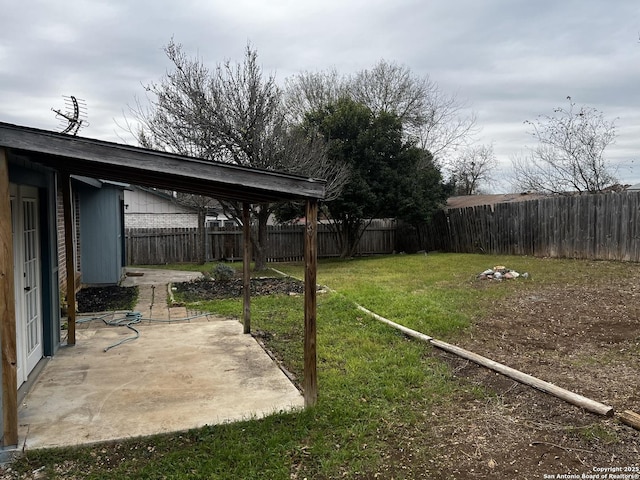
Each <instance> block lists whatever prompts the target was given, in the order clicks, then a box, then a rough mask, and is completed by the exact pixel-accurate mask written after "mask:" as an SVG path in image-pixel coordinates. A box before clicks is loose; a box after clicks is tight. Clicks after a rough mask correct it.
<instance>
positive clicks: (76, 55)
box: [0, 0, 640, 183]
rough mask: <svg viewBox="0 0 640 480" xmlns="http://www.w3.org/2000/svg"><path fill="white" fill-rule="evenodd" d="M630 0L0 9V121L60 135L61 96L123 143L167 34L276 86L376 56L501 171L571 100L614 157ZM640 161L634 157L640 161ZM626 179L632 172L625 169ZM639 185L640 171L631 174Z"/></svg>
mask: <svg viewBox="0 0 640 480" xmlns="http://www.w3.org/2000/svg"><path fill="white" fill-rule="evenodd" d="M638 31H640V4H639V3H638V2H637V0H617V1H616V2H603V1H601V0H566V1H563V2H558V1H556V0H539V1H536V2H531V1H530V0H526V1H525V0H484V1H482V2H478V1H477V0H448V1H446V2H424V1H423V0H397V1H395V2H389V1H388V0H369V1H366V0H325V1H323V2H319V1H309V0H273V1H269V2H264V1H262V0H236V1H233V2H228V1H222V0H185V1H183V2H168V1H158V0H156V1H153V2H152V1H150V0H141V1H136V2H131V1H125V0H110V1H99V0H72V1H70V2H68V3H67V4H65V5H64V8H62V7H61V6H60V4H56V3H51V2H49V1H45V0H29V1H27V2H9V3H7V4H6V5H3V29H2V30H1V31H0V105H2V107H1V108H0V121H5V122H12V123H18V124H23V125H29V126H35V127H41V128H48V129H56V128H57V121H56V119H55V117H54V115H53V113H52V112H51V108H52V107H56V106H59V105H60V104H61V103H62V95H71V94H73V95H76V96H77V97H79V98H83V99H85V100H86V102H87V106H88V111H89V121H90V123H91V126H90V127H88V128H86V129H85V130H84V131H83V134H84V135H86V136H92V137H99V138H103V139H107V140H115V141H118V135H119V134H121V133H122V132H121V131H120V129H119V128H118V127H117V126H116V124H115V119H119V120H121V119H122V116H123V114H122V112H123V110H126V108H127V104H131V103H133V101H134V98H135V96H142V95H144V91H143V88H142V85H143V84H146V83H149V82H151V81H154V80H158V79H160V78H161V77H162V75H163V74H164V73H165V72H166V69H167V68H169V63H168V60H167V59H166V57H165V55H164V53H163V51H162V47H163V45H166V44H167V42H168V41H169V40H170V39H171V38H172V37H173V38H174V39H175V41H176V42H178V43H182V44H183V45H184V47H185V50H186V51H187V52H188V53H189V54H191V55H197V56H198V57H200V58H201V59H202V60H203V62H205V63H206V64H208V65H211V66H213V65H215V64H216V63H218V62H221V61H223V60H225V59H231V60H232V61H241V60H242V55H243V52H244V47H245V45H246V43H247V42H248V41H250V42H251V43H252V45H253V46H254V47H255V48H256V49H257V50H258V54H259V61H260V62H261V64H262V66H263V68H264V70H265V71H267V72H275V73H276V75H277V79H278V80H279V81H280V82H281V83H282V82H284V79H285V78H286V77H288V76H291V75H294V74H296V73H298V72H300V71H303V70H307V71H319V70H327V69H330V68H333V67H335V68H336V69H337V70H338V71H340V72H341V73H345V74H348V73H352V72H355V71H358V70H361V69H363V68H369V67H371V66H373V65H374V64H375V63H376V62H377V61H378V60H380V59H382V58H384V59H386V60H388V61H394V62H398V63H400V64H404V65H406V66H408V67H409V68H411V70H412V71H413V72H414V73H415V74H416V75H429V76H430V78H431V79H433V80H434V81H436V82H437V83H438V84H439V85H440V87H441V89H442V90H444V91H445V92H449V93H455V94H456V95H458V96H459V97H460V98H461V99H466V100H468V101H469V103H470V105H471V108H473V110H475V111H476V112H477V113H478V123H479V125H480V126H481V127H482V132H481V133H480V135H479V136H478V139H477V141H478V142H482V143H493V144H494V150H495V152H496V154H497V155H498V156H499V158H500V160H501V162H502V165H503V168H504V169H508V159H507V157H508V156H509V155H510V154H511V152H517V151H519V150H520V149H522V148H523V147H524V146H525V145H526V143H527V142H529V141H530V138H529V137H528V136H527V135H526V128H525V126H524V125H523V123H522V122H523V121H524V120H527V119H533V118H535V117H536V116H537V115H540V114H547V113H551V111H552V109H553V108H554V107H555V106H558V105H561V104H563V102H564V101H565V98H566V96H567V95H571V96H572V98H573V99H574V100H575V101H576V102H577V103H578V104H587V105H589V106H593V107H595V108H598V109H599V110H601V111H603V112H604V113H605V115H607V117H611V118H616V117H617V118H618V139H617V142H616V144H615V146H613V147H612V148H611V152H610V153H611V157H612V159H613V160H614V161H615V162H617V164H619V165H625V166H626V165H635V159H637V158H638V150H639V149H640V124H639V123H638V122H639V121H640V118H639V117H638V114H637V113H636V112H639V111H640V92H639V90H638V84H640V43H638ZM639 161H640V160H639ZM625 168H627V167H625ZM624 174H625V176H626V177H628V179H629V180H630V181H629V182H627V183H632V182H633V183H635V182H638V181H640V171H633V170H629V169H628V168H627V170H625V171H624Z"/></svg>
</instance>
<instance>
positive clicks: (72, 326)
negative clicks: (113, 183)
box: [60, 173, 76, 345]
mask: <svg viewBox="0 0 640 480" xmlns="http://www.w3.org/2000/svg"><path fill="white" fill-rule="evenodd" d="M60 177H61V178H60V181H61V182H62V203H63V210H64V251H65V256H66V264H67V345H75V344H76V265H75V263H76V262H75V254H74V253H75V252H74V251H73V250H74V249H73V224H74V221H73V196H72V193H71V176H70V175H69V174H68V173H63V174H61V175H60Z"/></svg>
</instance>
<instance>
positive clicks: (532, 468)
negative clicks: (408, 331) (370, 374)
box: [434, 272, 640, 479]
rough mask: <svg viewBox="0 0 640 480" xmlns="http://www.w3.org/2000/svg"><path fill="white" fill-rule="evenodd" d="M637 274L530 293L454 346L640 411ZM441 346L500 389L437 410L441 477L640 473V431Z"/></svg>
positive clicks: (471, 380)
mask: <svg viewBox="0 0 640 480" xmlns="http://www.w3.org/2000/svg"><path fill="white" fill-rule="evenodd" d="M632 275H633V276H632V277H629V276H627V275H620V276H618V277H617V278H608V279H606V282H602V284H600V285H597V283H598V282H597V280H596V282H595V283H596V285H589V286H585V285H574V286H548V287H541V288H537V289H535V290H534V289H529V290H528V291H527V292H526V294H524V295H521V296H519V297H511V298H507V299H505V300H504V301H501V302H498V303H496V304H495V305H493V306H492V307H491V309H490V311H489V313H488V315H486V316H483V318H479V319H477V320H476V322H475V325H474V326H473V328H471V329H469V330H468V332H466V333H465V335H464V336H463V337H462V338H460V339H458V340H456V344H457V345H459V346H461V347H463V348H466V349H468V350H471V351H473V352H476V353H479V354H481V355H484V356H486V357H489V358H491V359H492V360H495V361H498V362H501V363H504V364H506V365H509V366H510V367H513V368H516V369H518V370H521V371H524V372H526V373H529V374H531V375H534V376H536V377H538V378H541V379H543V380H546V381H548V382H551V383H554V384H556V385H558V386H561V387H563V388H566V389H568V390H571V391H573V392H576V393H579V394H581V395H584V396H586V397H589V398H592V399H594V400H597V401H599V402H602V403H605V404H608V405H611V406H613V407H614V408H615V410H616V411H622V410H634V411H636V412H640V375H639V372H640V320H639V318H638V313H639V311H640V308H639V307H640V305H639V304H638V299H640V275H638V274H637V273H635V274H634V273H633V272H632ZM483 288H484V287H483ZM489 288H501V285H500V284H499V283H496V284H492V285H491V286H490V287H489ZM435 352H437V355H440V356H441V357H442V358H443V359H444V360H445V361H446V362H448V363H449V364H450V365H451V367H452V369H453V371H454V373H455V375H456V376H458V377H460V378H461V379H463V380H464V381H466V382H468V384H469V385H470V386H472V387H474V388H482V389H486V390H488V391H489V392H491V393H492V396H491V397H490V398H489V400H486V399H483V400H477V399H474V398H473V395H470V396H469V398H467V399H464V400H462V401H461V403H459V404H458V405H455V406H449V407H446V408H443V409H442V412H439V413H438V414H437V417H438V418H440V419H442V421H440V422H436V425H435V426H434V428H435V431H436V432H437V434H438V436H439V437H440V438H441V439H442V443H441V445H440V448H441V450H442V451H443V452H446V453H445V454H444V455H443V456H442V457H441V460H442V464H441V465H440V467H441V471H442V474H443V477H445V478H446V476H447V475H449V476H450V477H453V478H459V479H465V478H518V479H538V478H553V477H550V476H548V477H544V475H555V478H563V477H561V476H560V475H572V474H575V475H578V477H575V478H591V477H581V476H582V475H583V474H585V475H596V474H600V477H593V478H614V477H608V476H607V475H608V473H602V472H599V471H598V470H595V469H597V468H603V467H612V468H617V467H620V468H622V469H624V468H628V469H629V470H627V471H626V472H625V471H624V470H620V471H618V472H617V473H618V474H620V473H623V474H624V473H627V474H631V475H640V470H638V469H637V468H638V467H640V432H638V431H636V430H633V429H632V428H630V427H628V426H625V425H622V424H621V423H620V422H619V421H618V420H616V419H615V418H604V417H600V416H598V415H595V414H591V413H588V412H585V411H584V410H582V409H581V408H578V407H575V406H572V405H570V404H567V403H565V402H564V401H562V400H559V399H556V398H555V397H552V396H550V395H547V394H544V393H542V392H538V391H536V390H534V389H532V388H531V387H527V386H524V385H521V384H519V383H516V382H514V381H512V380H510V379H508V378H506V377H504V376H502V375H499V374H497V373H494V372H492V371H490V370H487V369H485V368H482V367H479V366H477V365H475V364H473V363H470V362H468V361H466V360H462V359H460V358H458V357H455V356H452V355H450V354H446V353H444V352H439V351H437V350H436V351H435ZM634 469H635V470H634ZM564 478H574V477H564ZM619 478H623V477H619ZM626 478H634V477H626ZM635 478H640V476H637V477H635Z"/></svg>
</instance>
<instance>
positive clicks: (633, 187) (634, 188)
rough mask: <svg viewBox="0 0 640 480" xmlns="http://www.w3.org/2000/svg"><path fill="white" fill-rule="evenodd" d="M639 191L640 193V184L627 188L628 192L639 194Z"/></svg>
mask: <svg viewBox="0 0 640 480" xmlns="http://www.w3.org/2000/svg"><path fill="white" fill-rule="evenodd" d="M638 191H640V183H636V184H634V185H631V186H629V187H627V192H638Z"/></svg>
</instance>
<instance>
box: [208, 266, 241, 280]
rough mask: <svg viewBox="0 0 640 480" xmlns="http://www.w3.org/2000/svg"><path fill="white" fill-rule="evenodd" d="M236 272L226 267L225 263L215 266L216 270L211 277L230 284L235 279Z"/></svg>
mask: <svg viewBox="0 0 640 480" xmlns="http://www.w3.org/2000/svg"><path fill="white" fill-rule="evenodd" d="M235 275H236V271H235V270H234V269H233V268H232V267H230V266H229V265H225V264H224V263H219V264H217V265H216V266H215V268H214V269H213V270H212V271H211V276H212V277H213V278H214V280H216V281H217V282H223V283H226V282H229V281H231V279H232V278H233V277H235Z"/></svg>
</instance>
